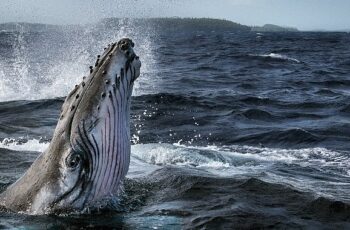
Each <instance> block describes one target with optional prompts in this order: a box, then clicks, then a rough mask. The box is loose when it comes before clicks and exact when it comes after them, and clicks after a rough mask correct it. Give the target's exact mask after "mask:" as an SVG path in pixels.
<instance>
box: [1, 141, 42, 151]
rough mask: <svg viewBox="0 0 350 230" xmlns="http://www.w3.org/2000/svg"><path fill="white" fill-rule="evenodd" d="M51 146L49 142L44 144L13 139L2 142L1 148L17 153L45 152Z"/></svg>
mask: <svg viewBox="0 0 350 230" xmlns="http://www.w3.org/2000/svg"><path fill="white" fill-rule="evenodd" d="M48 146H49V143H48V142H42V141H41V140H38V139H29V140H27V139H25V138H22V139H20V140H18V139H12V138H5V139H3V140H2V141H0V148H6V149H11V150H15V151H33V152H44V151H45V150H46V149H47V147H48Z"/></svg>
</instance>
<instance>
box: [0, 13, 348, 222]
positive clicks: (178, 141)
mask: <svg viewBox="0 0 350 230" xmlns="http://www.w3.org/2000/svg"><path fill="white" fill-rule="evenodd" d="M207 22H208V20H203V22H202V23H203V24H205V23H207ZM198 23H199V22H198V21H197V24H198ZM1 28H2V29H1ZM123 37H130V38H131V39H132V40H133V41H134V42H135V51H136V53H137V54H138V55H139V56H140V59H141V61H142V68H141V76H140V77H139V79H138V80H137V82H136V85H135V89H134V93H133V98H132V108H131V136H132V147H131V148H132V155H131V165H130V169H129V173H128V175H127V179H126V181H125V185H124V186H125V188H124V193H123V195H122V196H121V197H120V204H119V205H118V209H117V210H109V211H108V210H104V211H101V212H99V213H94V214H86V213H84V214H79V213H74V214H70V215H47V216H32V215H26V214H23V213H11V212H7V211H6V210H4V209H0V210H1V211H0V228H2V229H7V228H21V229H46V228H50V229H65V228H71V229H80V228H90V229H93V228H100V229H105V228H116V229H268V228H273V229H349V228H350V46H349V44H350V33H340V32H339V33H336V32H333V33H328V32H293V33H288V32H283V33H282V32H281V33H278V32H276V33H268V32H264V33H256V32H250V31H247V30H239V29H236V28H230V27H227V26H223V27H220V25H215V26H213V25H211V26H205V25H204V26H196V25H191V24H187V25H186V27H173V26H172V25H167V22H166V21H165V22H163V24H162V25H161V26H159V25H158V24H157V23H142V20H128V19H119V20H117V19H115V20H106V21H101V22H99V23H95V24H89V25H76V26H53V25H38V24H25V23H18V24H11V25H7V26H3V27H1V26H0V159H1V160H0V191H3V190H4V189H5V188H6V187H7V186H8V185H10V184H11V183H13V182H14V181H15V180H16V179H18V178H19V177H20V176H21V175H22V174H23V173H24V172H25V171H26V169H27V168H28V167H29V166H30V165H31V163H32V162H33V161H34V160H35V159H36V157H37V156H38V154H39V153H40V152H42V151H44V150H45V148H46V147H47V146H48V143H49V142H50V139H51V137H52V134H53V130H54V128H55V126H56V122H57V120H58V117H59V113H60V107H61V105H62V104H63V101H64V97H65V96H66V95H67V94H68V93H69V92H70V90H72V89H73V88H74V85H75V84H78V83H79V82H80V81H81V80H82V77H83V75H86V74H88V71H89V66H90V65H92V64H93V63H94V61H95V59H96V56H97V55H98V54H101V53H102V51H103V48H104V47H105V46H106V45H107V44H109V43H111V42H115V41H117V40H119V39H120V38H123Z"/></svg>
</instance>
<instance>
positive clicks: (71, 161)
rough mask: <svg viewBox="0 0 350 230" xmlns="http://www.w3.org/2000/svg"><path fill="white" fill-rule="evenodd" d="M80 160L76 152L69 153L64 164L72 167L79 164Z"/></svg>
mask: <svg viewBox="0 0 350 230" xmlns="http://www.w3.org/2000/svg"><path fill="white" fill-rule="evenodd" d="M80 162H81V156H80V155H79V154H77V153H71V154H69V155H68V157H67V158H66V165H67V167H68V168H71V169H74V168H76V167H78V166H79V164H80Z"/></svg>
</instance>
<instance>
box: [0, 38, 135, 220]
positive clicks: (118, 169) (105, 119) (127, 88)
mask: <svg viewBox="0 0 350 230" xmlns="http://www.w3.org/2000/svg"><path fill="white" fill-rule="evenodd" d="M133 47H134V43H133V42H132V41H131V40H130V39H127V38H125V39H122V40H120V41H119V42H117V43H113V44H110V45H109V46H108V47H107V48H106V49H105V51H104V53H103V55H101V56H100V55H99V56H97V61H96V63H95V66H90V75H89V76H88V77H84V78H83V81H82V82H81V84H79V85H76V86H75V88H74V89H73V91H72V92H71V93H70V94H69V95H68V96H67V98H66V99H65V102H64V104H63V106H62V111H61V115H60V118H59V120H58V123H57V126H56V128H55V131H54V134H53V137H52V140H51V142H50V145H49V147H48V148H47V150H46V151H45V152H43V153H42V154H40V155H39V156H38V158H37V159H36V160H35V161H34V163H33V164H32V165H31V166H30V168H29V169H28V170H27V172H26V173H25V174H24V175H23V176H22V177H21V178H20V179H18V180H17V181H16V182H15V183H14V184H12V185H10V186H9V187H8V188H7V189H6V190H5V191H4V192H3V193H2V194H1V195H0V205H1V206H4V207H5V208H6V209H8V210H11V211H15V212H19V211H20V212H25V213H31V214H47V213H53V212H65V211H75V210H83V209H84V208H87V207H93V206H95V205H98V204H99V203H100V202H102V201H103V200H106V199H109V198H111V197H113V196H115V195H116V194H118V191H119V189H120V187H121V185H122V181H123V179H124V177H125V175H126V173H127V172H128V169H129V163H130V125H129V120H130V99H131V94H132V89H133V83H134V81H135V79H136V78H137V77H138V76H139V75H140V67H141V62H140V60H139V57H138V56H136V54H135V52H134V51H133Z"/></svg>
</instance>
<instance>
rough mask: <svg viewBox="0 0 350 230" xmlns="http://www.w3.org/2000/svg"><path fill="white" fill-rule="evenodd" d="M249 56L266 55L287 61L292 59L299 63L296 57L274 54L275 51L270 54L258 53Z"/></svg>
mask: <svg viewBox="0 0 350 230" xmlns="http://www.w3.org/2000/svg"><path fill="white" fill-rule="evenodd" d="M251 56H256V57H268V58H272V59H279V60H287V61H292V62H296V63H300V61H299V60H298V59H296V58H291V57H288V56H286V55H282V54H276V53H270V54H260V55H251Z"/></svg>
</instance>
